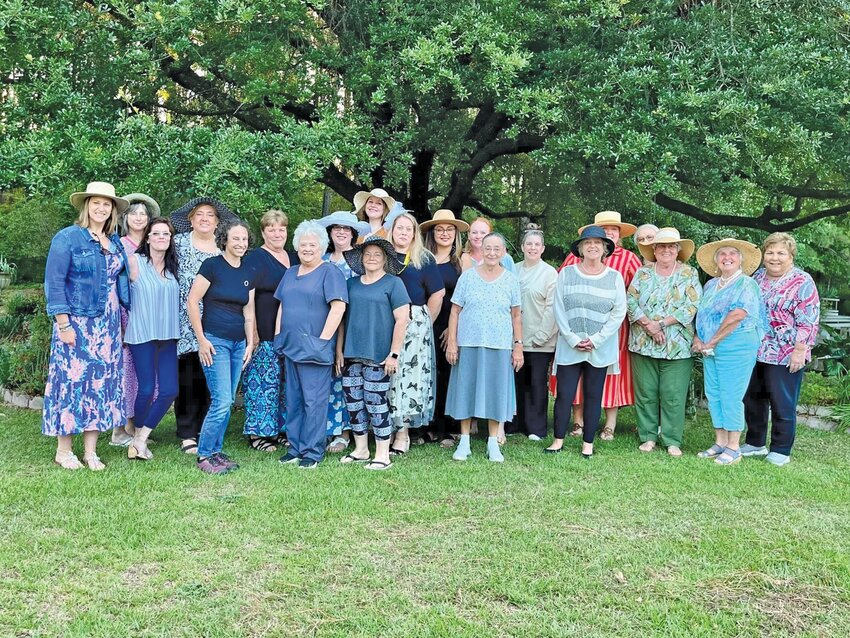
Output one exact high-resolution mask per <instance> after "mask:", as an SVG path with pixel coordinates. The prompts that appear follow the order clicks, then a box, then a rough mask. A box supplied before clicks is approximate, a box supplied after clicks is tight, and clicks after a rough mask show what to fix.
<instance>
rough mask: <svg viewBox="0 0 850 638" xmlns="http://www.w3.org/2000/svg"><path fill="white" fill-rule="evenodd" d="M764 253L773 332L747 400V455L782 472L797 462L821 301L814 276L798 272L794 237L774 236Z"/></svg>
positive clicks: (762, 282)
mask: <svg viewBox="0 0 850 638" xmlns="http://www.w3.org/2000/svg"><path fill="white" fill-rule="evenodd" d="M763 252H764V261H763V267H762V268H759V269H758V270H757V271H756V272H755V273H754V274H753V279H755V280H756V282H757V283H758V285H759V287H760V288H761V293H762V297H763V299H764V304H765V307H766V310H767V318H768V323H769V326H768V330H767V333H766V334H765V335H764V338H763V339H762V342H761V347H760V348H759V351H758V356H757V361H756V367H755V369H754V370H753V374H752V377H751V379H750V385H749V388H748V389H747V394H746V396H745V397H744V407H745V414H746V420H747V438H746V444H745V445H743V446H741V454H742V455H743V456H765V455H766V456H767V460H768V461H770V462H771V463H773V464H774V465H780V466H781V465H786V464H787V463H789V462H790V461H791V448H792V446H793V445H794V435H795V433H796V429H797V400H798V398H799V396H800V385H801V383H802V381H803V368H805V366H806V364H807V363H808V362H809V361H810V360H811V357H812V347H813V346H814V345H815V339H816V338H817V335H818V323H819V321H820V299H819V297H818V291H817V288H816V287H815V282H814V281H813V280H812V278H811V276H809V274H808V273H806V272H804V271H802V270H800V269H799V268H797V267H796V266H794V257H796V255H797V242H796V241H794V238H793V237H791V235H788V234H787V233H773V234H772V235H769V236H768V237H767V239H765V240H764V251H763ZM768 413H770V414H771V415H772V417H771V420H772V421H773V429H772V431H771V434H770V453H768V450H767V447H765V443H766V441H767V419H768Z"/></svg>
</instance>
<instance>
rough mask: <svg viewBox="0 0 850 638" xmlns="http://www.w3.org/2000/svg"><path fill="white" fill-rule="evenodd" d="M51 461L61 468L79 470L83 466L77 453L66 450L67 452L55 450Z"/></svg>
mask: <svg viewBox="0 0 850 638" xmlns="http://www.w3.org/2000/svg"><path fill="white" fill-rule="evenodd" d="M53 461H54V462H55V463H56V465H58V466H59V467H61V468H62V469H63V470H79V469H80V468H82V467H83V464H82V463H80V459H78V458H77V455H76V454H74V453H73V452H71V451H70V450H68V451H67V452H57V453H56V457H55V458H54V459H53Z"/></svg>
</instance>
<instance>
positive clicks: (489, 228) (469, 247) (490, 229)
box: [463, 217, 493, 253]
mask: <svg viewBox="0 0 850 638" xmlns="http://www.w3.org/2000/svg"><path fill="white" fill-rule="evenodd" d="M475 222H484V223H485V224H487V234H488V235H489V234H490V233H492V232H493V222H491V221H490V220H489V219H487V218H486V217H476V218H475V219H473V220H472V221H471V222H469V230H472V224H474V223H475ZM463 252H465V253H468V252H472V244H470V243H469V233H467V235H466V243H465V244H464V245H463Z"/></svg>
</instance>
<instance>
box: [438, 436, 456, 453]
mask: <svg viewBox="0 0 850 638" xmlns="http://www.w3.org/2000/svg"><path fill="white" fill-rule="evenodd" d="M454 446H455V440H454V438H452V437H451V436H447V437H445V438H444V439H443V440H441V441H440V447H441V448H443V449H444V450H449V449H451V448H453V447H454Z"/></svg>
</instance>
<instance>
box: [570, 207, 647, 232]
mask: <svg viewBox="0 0 850 638" xmlns="http://www.w3.org/2000/svg"><path fill="white" fill-rule="evenodd" d="M587 226H616V227H617V228H619V229H620V237H629V236H630V235H634V234H635V231H636V230H637V226H635V225H634V224H627V223H626V222H624V221H623V220H622V217H621V215H620V213H618V212H617V211H615V210H603V211H602V212H600V213H596V217H594V218H593V223H592V224H588V225H587ZM587 226H582V227H581V228H579V229H578V232H579V234H581V232H582V231H583V230H584V229H585V228H587Z"/></svg>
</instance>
